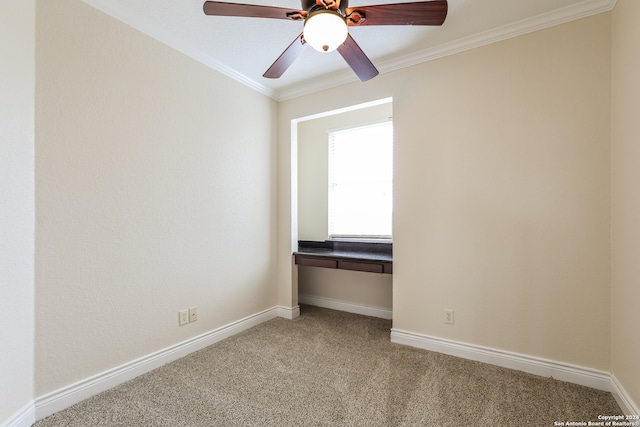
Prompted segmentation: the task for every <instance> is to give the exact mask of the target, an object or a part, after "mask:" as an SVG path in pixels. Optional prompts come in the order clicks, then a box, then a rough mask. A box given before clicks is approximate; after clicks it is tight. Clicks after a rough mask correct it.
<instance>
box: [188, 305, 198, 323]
mask: <svg viewBox="0 0 640 427" xmlns="http://www.w3.org/2000/svg"><path fill="white" fill-rule="evenodd" d="M196 320H198V307H191V308H189V322H195V321H196Z"/></svg>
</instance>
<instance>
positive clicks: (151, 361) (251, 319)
mask: <svg viewBox="0 0 640 427" xmlns="http://www.w3.org/2000/svg"><path fill="white" fill-rule="evenodd" d="M286 311H287V310H284V307H274V308H271V309H268V310H265V311H262V312H260V313H256V314H254V315H251V316H248V317H245V318H244V319H241V320H238V321H236V322H233V323H230V324H228V325H225V326H222V327H220V328H217V329H214V330H212V331H209V332H207V333H204V334H202V335H199V336H197V337H194V338H191V339H188V340H186V341H183V342H181V343H178V344H175V345H172V346H170V347H167V348H165V349H162V350H159V351H156V352H154V353H151V354H149V355H147V356H144V357H141V358H139V359H136V360H133V361H131V362H128V363H125V364H123V365H120V366H118V367H115V368H113V369H109V370H108V371H105V372H102V373H100V374H97V375H94V376H92V377H89V378H86V379H84V380H81V381H78V382H76V383H74V384H71V385H68V386H66V387H62V388H60V389H58V390H55V391H53V392H51V393H48V394H46V395H44V396H40V397H38V398H37V399H36V401H35V418H36V419H38V420H39V419H42V418H44V417H47V416H49V415H51V414H53V413H55V412H58V411H61V410H63V409H65V408H68V407H69V406H71V405H74V404H76V403H78V402H80V401H82V400H85V399H87V398H89V397H91V396H94V395H96V394H98V393H101V392H103V391H106V390H108V389H110V388H113V387H115V386H117V385H119V384H122V383H124V382H126V381H129V380H131V379H133V378H135V377H137V376H140V375H142V374H145V373H147V372H149V371H151V370H153V369H156V368H158V367H160V366H162V365H164V364H167V363H169V362H172V361H174V360H176V359H179V358H181V357H184V356H186V355H187V354H190V353H193V352H194V351H197V350H200V349H203V348H205V347H207V346H210V345H211V344H215V343H216V342H218V341H222V340H223V339H225V338H228V337H230V336H232V335H235V334H237V333H240V332H242V331H244V330H247V329H249V328H252V327H254V326H257V325H259V324H261V323H263V322H266V321H267V320H271V319H274V318H276V317H278V316H279V315H281V314H283V313H284V314H288V315H289V316H293V314H294V313H295V308H294V309H291V310H289V311H288V313H285V312H286ZM298 313H299V309H298ZM282 317H287V316H282ZM29 425H30V424H29ZM16 426H17V425H16Z"/></svg>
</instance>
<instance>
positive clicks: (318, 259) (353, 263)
mask: <svg viewBox="0 0 640 427" xmlns="http://www.w3.org/2000/svg"><path fill="white" fill-rule="evenodd" d="M293 256H294V258H295V263H296V264H298V265H301V266H308V267H323V268H337V269H342V270H355V271H366V272H369V273H383V274H391V273H392V272H393V256H392V244H391V243H363V242H340V241H324V242H316V241H309V240H300V241H298V250H297V251H296V252H294V253H293Z"/></svg>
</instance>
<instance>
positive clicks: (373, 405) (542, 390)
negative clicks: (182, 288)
mask: <svg viewBox="0 0 640 427" xmlns="http://www.w3.org/2000/svg"><path fill="white" fill-rule="evenodd" d="M301 313H302V315H301V316H300V317H299V318H298V319H295V320H293V321H291V320H285V319H273V320H271V321H268V322H266V323H264V324H262V325H260V326H257V327H255V328H253V329H250V330H248V331H246V332H244V333H241V334H238V335H236V336H234V337H231V338H229V339H227V340H224V341H222V342H219V343H217V344H215V345H212V346H210V347H208V348H206V349H204V350H201V351H198V352H196V353H193V354H191V355H189V356H187V357H185V358H183V359H180V360H178V361H176V362H173V363H170V364H167V365H165V366H163V367H161V368H159V369H156V370H155V371H152V372H150V373H148V374H146V375H143V376H141V377H139V378H136V379H135V380H132V381H130V382H127V383H125V384H122V385H120V386H118V387H116V388H114V389H112V390H109V391H107V392H105V393H102V394H100V395H97V396H95V397H93V398H91V399H88V400H86V401H84V402H81V403H79V404H77V405H75V406H73V407H71V408H68V409H66V410H64V411H61V412H59V413H56V414H53V415H51V416H50V417H48V418H46V419H44V420H41V421H39V422H37V423H36V424H35V426H37V427H50V426H51V427H53V426H83V427H87V426H171V427H176V426H456V427H460V426H553V425H554V422H555V421H561V422H566V421H585V422H587V421H597V416H598V415H614V414H620V413H621V411H620V408H619V407H618V406H617V404H616V402H615V400H614V399H613V398H612V396H611V394H609V393H605V392H601V391H597V390H593V389H589V388H586V387H581V386H577V385H574V384H569V383H564V382H561V381H556V380H553V379H551V378H542V377H538V376H534V375H529V374H525V373H522V372H519V371H512V370H509V369H504V368H499V367H496V366H491V365H486V364H482V363H478V362H472V361H468V360H463V359H458V358H455V357H451V356H446V355H443V354H439V353H433V352H428V351H424V350H419V349H415V348H411V347H406V346H401V345H397V344H392V343H391V342H390V341H389V331H390V328H391V322H390V321H388V320H382V319H377V318H372V317H366V316H359V315H355V314H350V313H345V312H339V311H333V310H327V309H321V308H316V307H310V306H304V307H302V311H301Z"/></svg>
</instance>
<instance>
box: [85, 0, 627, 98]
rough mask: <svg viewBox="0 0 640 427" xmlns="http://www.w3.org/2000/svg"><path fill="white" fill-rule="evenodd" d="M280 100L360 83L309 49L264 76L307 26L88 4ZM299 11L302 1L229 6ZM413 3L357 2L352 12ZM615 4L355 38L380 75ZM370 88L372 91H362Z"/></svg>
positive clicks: (454, 13) (357, 33) (143, 2)
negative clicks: (284, 67) (281, 69)
mask: <svg viewBox="0 0 640 427" xmlns="http://www.w3.org/2000/svg"><path fill="white" fill-rule="evenodd" d="M84 1H85V2H86V3H88V4H90V5H92V6H94V7H96V8H97V9H100V10H101V11H103V12H105V13H107V14H108V15H111V16H113V17H114V18H116V19H118V20H120V21H122V22H124V23H126V24H128V25H131V26H132V27H134V28H136V29H138V30H139V31H142V32H143V33H146V34H148V35H149V36H151V37H154V38H156V39H158V40H160V41H161V42H163V43H166V44H168V45H169V46H172V47H173V48H175V49H178V50H179V51H181V52H183V53H185V54H187V55H189V56H191V57H193V58H194V59H196V60H198V61H201V62H203V63H205V64H207V65H209V66H210V67H212V68H213V69H216V70H218V71H220V72H222V73H224V74H226V75H228V76H230V77H232V78H234V79H236V80H238V81H241V82H242V83H244V84H246V85H248V86H250V87H252V88H254V89H255V90H257V91H259V92H261V93H264V94H265V95H267V96H270V97H272V98H274V99H276V100H283V99H289V98H294V97H296V96H300V95H303V94H306V93H311V92H315V91H319V90H323V89H326V88H329V87H333V86H337V85H340V84H344V83H348V82H354V81H358V79H357V77H356V76H355V74H354V73H353V71H351V69H350V68H349V67H348V65H347V64H346V63H345V62H344V60H343V59H342V57H341V56H340V55H339V54H338V52H330V53H320V52H316V51H314V50H313V49H312V48H307V49H305V51H304V52H303V53H302V54H301V55H300V56H299V57H298V58H297V59H296V61H295V62H294V63H293V65H291V67H290V68H289V69H288V70H287V71H286V72H285V73H284V75H283V76H282V77H281V78H279V79H266V78H264V77H262V74H263V73H264V72H265V71H266V69H267V68H269V66H270V65H271V64H272V63H273V62H274V61H275V60H276V59H277V58H278V56H279V55H280V54H281V53H282V51H283V50H284V49H286V48H287V46H289V44H290V43H291V42H292V41H293V40H294V39H295V38H296V37H297V36H298V35H299V34H300V33H301V32H302V26H303V24H302V22H296V21H286V20H279V19H264V18H238V17H224V16H206V15H205V14H204V13H203V11H202V5H203V3H204V0H180V1H176V0H84ZM225 1H230V2H234V1H235V2H237V3H251V4H262V5H269V6H276V7H285V8H294V9H300V7H301V6H300V0H271V1H260V0H246V1H242V0H225ZM404 1H411V0H389V1H385V0H350V3H349V6H350V7H354V6H363V5H370V4H381V3H398V2H404ZM614 4H615V0H449V12H448V15H447V19H446V20H445V22H444V24H443V25H442V26H441V27H422V26H365V27H359V28H354V27H349V31H350V33H351V35H352V36H353V38H354V39H355V40H356V42H357V43H358V44H359V45H360V47H361V48H362V50H363V51H364V52H365V53H366V54H367V56H368V57H369V58H370V59H371V61H372V62H373V63H374V65H375V66H376V67H377V68H378V70H379V71H380V73H381V74H382V73H385V72H389V71H393V70H397V69H399V68H403V67H407V66H410V65H415V64H418V63H421V62H425V61H429V60H431V59H435V58H439V57H442V56H445V55H449V54H453V53H457V52H461V51H463V50H467V49H471V48H474V47H477V46H481V45H485V44H488V43H492V42H495V41H499V40H504V39H506V38H509V37H514V36H517V35H520V34H524V33H527V32H531V31H535V30H539V29H542V28H546V27H550V26H553V25H557V24H561V23H564V22H568V21H571V20H574V19H579V18H583V17H586V16H590V15H594V14H596V13H601V12H605V11H608V10H611V9H612V8H613V6H614ZM363 84H366V83H363Z"/></svg>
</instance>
